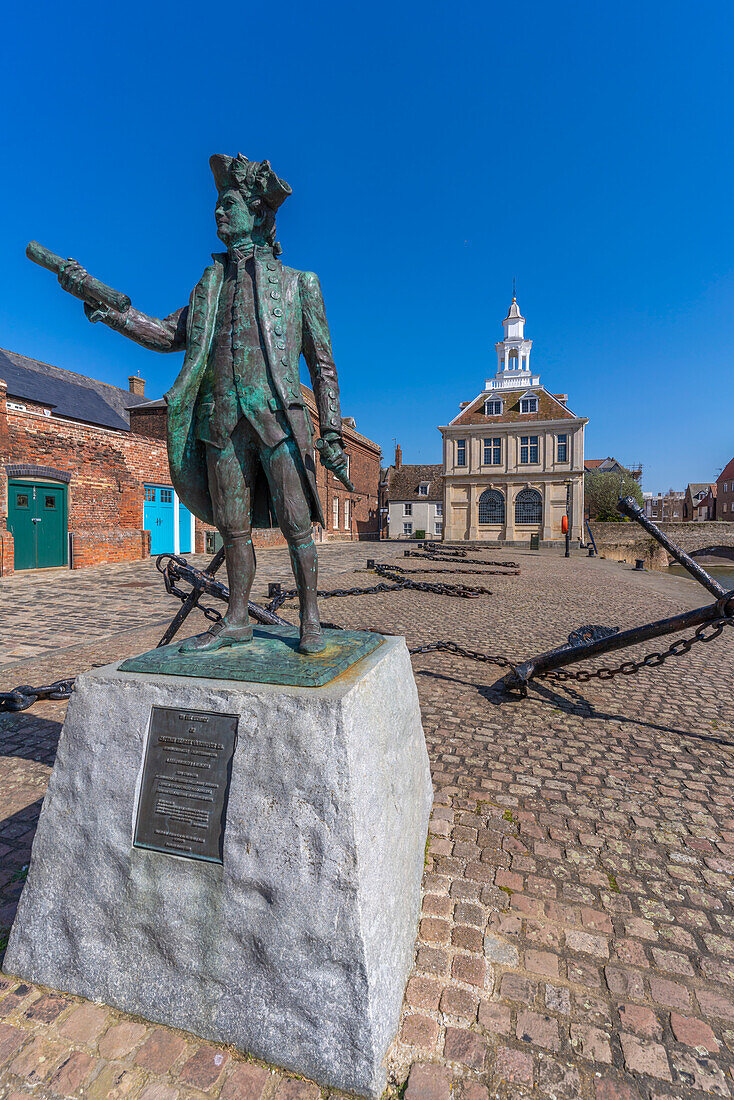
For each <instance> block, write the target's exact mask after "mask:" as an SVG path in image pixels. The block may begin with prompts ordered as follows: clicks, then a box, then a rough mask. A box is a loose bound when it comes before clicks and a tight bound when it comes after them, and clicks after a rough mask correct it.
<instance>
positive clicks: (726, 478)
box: [716, 458, 734, 523]
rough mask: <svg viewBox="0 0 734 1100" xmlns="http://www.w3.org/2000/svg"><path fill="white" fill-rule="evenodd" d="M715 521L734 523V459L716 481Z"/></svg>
mask: <svg viewBox="0 0 734 1100" xmlns="http://www.w3.org/2000/svg"><path fill="white" fill-rule="evenodd" d="M716 499H717V508H716V513H717V519H723V520H728V521H729V522H730V523H732V522H734V458H733V459H732V460H731V462H729V463H728V465H726V466H725V467H724V469H723V470H722V471H721V473H720V474H719V476H718V478H717V479H716Z"/></svg>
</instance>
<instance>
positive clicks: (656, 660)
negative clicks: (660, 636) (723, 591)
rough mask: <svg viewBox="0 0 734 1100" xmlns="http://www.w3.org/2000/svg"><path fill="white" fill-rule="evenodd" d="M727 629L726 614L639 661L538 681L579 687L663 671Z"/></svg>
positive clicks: (552, 673)
mask: <svg viewBox="0 0 734 1100" xmlns="http://www.w3.org/2000/svg"><path fill="white" fill-rule="evenodd" d="M725 626H734V619H733V618H731V616H729V615H725V616H724V617H723V618H721V619H713V620H712V622H710V623H702V625H701V626H699V627H698V628H697V630H696V632H695V634H694V635H693V637H691V638H678V639H677V640H676V641H675V642H673V643H672V645H669V646H668V648H667V649H665V650H663V652H662V653H658V652H654V653H648V654H646V655H645V656H644V657H641V658H640V660H639V661H622V663H621V664H620V665H617V666H616V667H614V668H607V667H606V666H602V667H601V668H595V669H590V670H589V669H580V670H579V671H578V672H568V671H567V670H566V669H563V668H555V669H550V670H549V671H548V672H538V673H536V674H535V679H537V680H560V681H563V680H575V681H576V682H577V683H580V684H588V682H589V681H590V680H613V679H614V677H615V676H620V675H621V676H633V675H634V674H635V673H637V672H640V671H641V670H642V669H643V668H660V666H661V665H663V664H665V662H666V661H667V660H669V658H670V657H682V656H683V654H685V653H690V651H691V649H692V648H693V646H694V645H695V644H696V643H697V642H705V643H708V642H713V640H714V639H715V638H718V637H719V635H720V634H721V632H722V631H723V629H724V627H725Z"/></svg>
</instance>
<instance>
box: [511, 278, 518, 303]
mask: <svg viewBox="0 0 734 1100" xmlns="http://www.w3.org/2000/svg"><path fill="white" fill-rule="evenodd" d="M512 300H513V302H516V301H517V296H516V294H515V276H514V275H513V276H512Z"/></svg>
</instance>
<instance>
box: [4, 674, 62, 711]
mask: <svg viewBox="0 0 734 1100" xmlns="http://www.w3.org/2000/svg"><path fill="white" fill-rule="evenodd" d="M73 688H74V679H73V678H72V679H70V680H55V681H54V683H53V684H46V685H44V686H43V687H31V686H30V685H29V684H22V685H21V686H20V687H17V688H13V690H12V691H2V692H0V712H3V711H10V712H11V713H13V712H17V711H19V710H28V708H29V707H32V706H33V704H34V703H37V702H38V701H39V700H40V699H69V698H71V693H72V690H73Z"/></svg>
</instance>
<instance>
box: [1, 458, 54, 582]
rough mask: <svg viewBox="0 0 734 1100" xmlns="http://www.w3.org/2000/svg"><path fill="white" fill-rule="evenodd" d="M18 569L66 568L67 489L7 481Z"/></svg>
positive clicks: (10, 524) (9, 517)
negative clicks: (61, 566) (63, 566)
mask: <svg viewBox="0 0 734 1100" xmlns="http://www.w3.org/2000/svg"><path fill="white" fill-rule="evenodd" d="M8 530H9V531H12V533H13V541H14V544H15V568H16V569H44V568H49V567H50V566H55V565H56V566H58V565H66V561H67V556H66V486H65V485H44V484H43V483H38V482H36V483H35V484H34V483H33V482H29V481H13V480H10V481H9V482H8Z"/></svg>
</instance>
